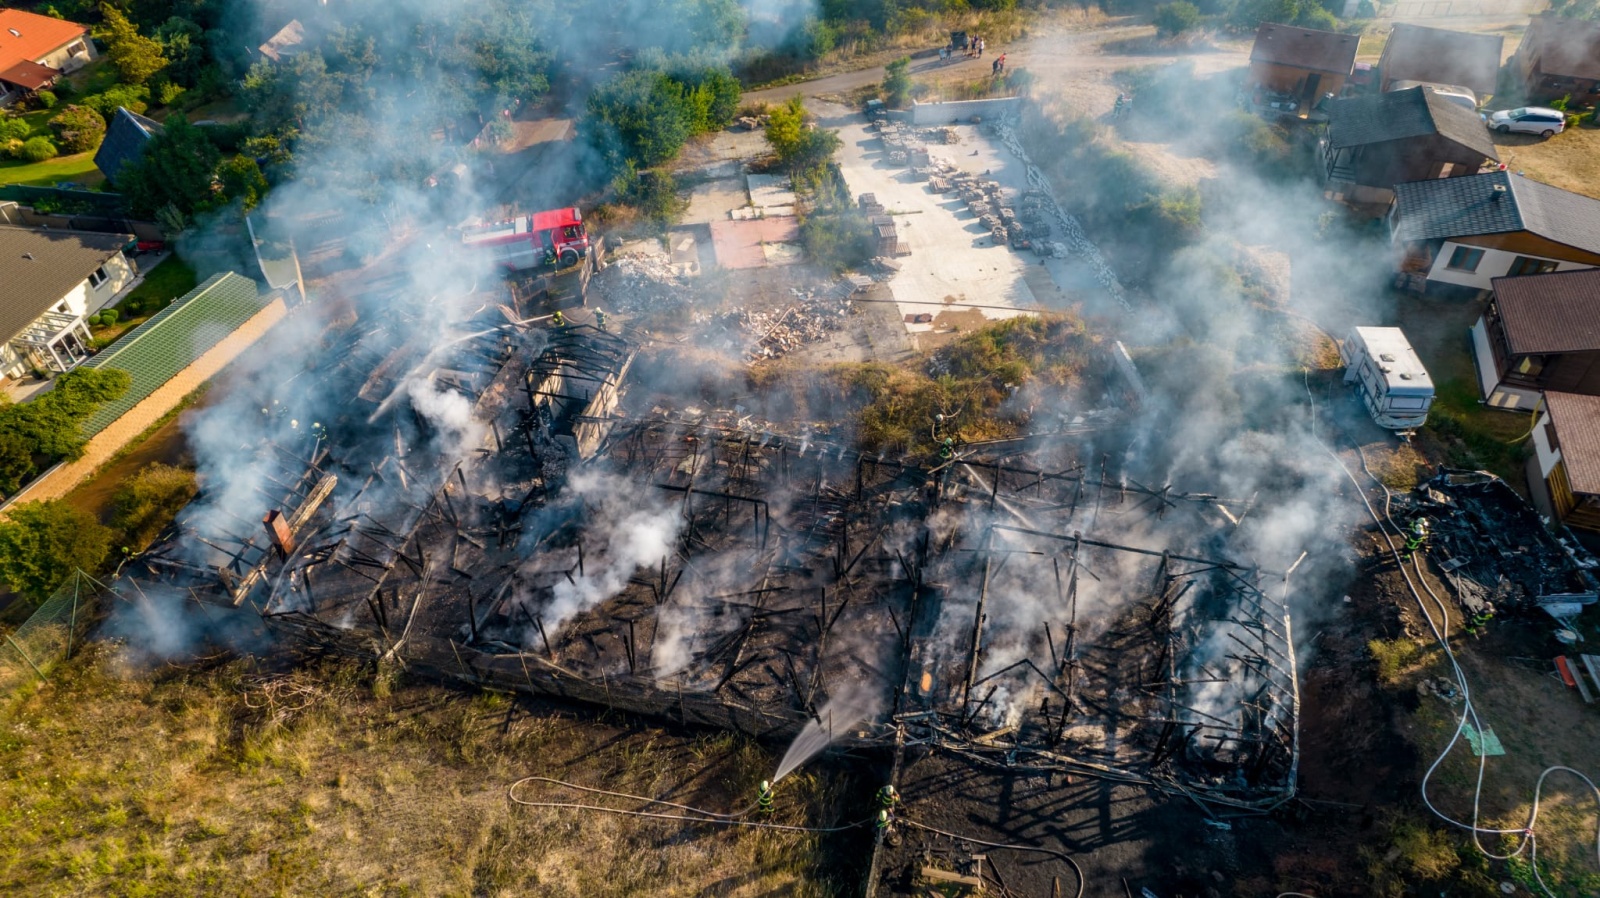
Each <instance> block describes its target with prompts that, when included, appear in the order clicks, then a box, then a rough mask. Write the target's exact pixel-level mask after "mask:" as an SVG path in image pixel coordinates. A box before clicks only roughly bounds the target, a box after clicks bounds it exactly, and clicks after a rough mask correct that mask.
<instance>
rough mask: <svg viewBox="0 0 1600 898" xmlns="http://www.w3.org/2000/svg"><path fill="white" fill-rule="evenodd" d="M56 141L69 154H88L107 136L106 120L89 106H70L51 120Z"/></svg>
mask: <svg viewBox="0 0 1600 898" xmlns="http://www.w3.org/2000/svg"><path fill="white" fill-rule="evenodd" d="M50 130H52V131H54V132H55V134H56V141H57V142H58V143H59V144H60V146H61V148H62V149H63V150H66V151H67V152H69V153H87V152H89V151H90V150H92V149H94V148H95V147H97V146H99V145H100V141H102V140H104V139H105V136H106V120H105V119H103V118H101V117H100V113H98V112H96V111H94V110H93V109H90V108H89V107H87V106H68V107H67V108H65V109H63V110H61V111H60V112H58V113H56V114H55V116H54V117H53V118H51V119H50Z"/></svg>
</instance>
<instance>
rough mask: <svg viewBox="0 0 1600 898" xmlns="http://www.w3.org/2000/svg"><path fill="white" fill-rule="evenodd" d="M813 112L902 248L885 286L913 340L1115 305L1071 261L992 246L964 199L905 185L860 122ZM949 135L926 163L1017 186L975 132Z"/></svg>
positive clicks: (1018, 172) (1012, 162)
mask: <svg viewBox="0 0 1600 898" xmlns="http://www.w3.org/2000/svg"><path fill="white" fill-rule="evenodd" d="M817 111H818V112H819V113H821V114H822V115H823V116H824V117H825V118H824V122H823V124H824V125H826V126H827V127H830V128H835V129H837V130H838V132H839V136H840V137H841V138H842V139H843V141H844V147H843V149H842V150H841V151H840V154H839V164H840V168H841V170H842V172H843V174H844V178H845V181H846V183H847V184H848V185H849V187H850V191H851V193H852V194H854V195H856V196H858V197H859V196H860V195H861V194H863V193H872V194H876V196H877V198H878V202H880V203H882V204H883V205H884V206H885V207H886V208H887V209H888V210H889V214H890V215H892V216H893V217H894V220H895V224H896V225H897V226H898V228H899V237H900V240H901V242H902V244H905V245H908V246H909V247H910V249H911V254H910V255H909V256H902V257H900V258H899V259H897V260H896V261H897V262H898V263H899V264H900V266H901V268H900V271H899V273H897V274H896V275H894V277H892V278H891V279H890V280H889V282H888V283H889V288H890V291H891V293H892V294H893V297H894V299H895V300H896V301H897V303H898V305H899V309H900V313H901V314H902V316H904V317H905V319H906V321H907V322H908V323H907V325H906V327H907V329H908V330H910V331H911V332H912V333H913V334H914V335H922V334H949V333H954V332H959V331H964V330H970V329H973V328H976V327H981V326H982V325H983V324H984V323H985V322H986V321H991V320H999V319H1003V318H1008V317H1012V316H1014V315H1017V314H1020V313H1022V312H1024V311H1036V310H1040V309H1066V308H1071V307H1073V306H1078V305H1081V306H1082V307H1083V309H1084V310H1085V311H1089V312H1092V313H1097V314H1107V313H1112V312H1113V311H1114V310H1116V309H1117V307H1116V303H1115V301H1114V300H1113V299H1112V298H1111V296H1110V295H1109V294H1108V293H1107V292H1106V291H1105V290H1104V289H1103V288H1102V287H1101V286H1100V285H1099V283H1098V282H1097V281H1096V280H1095V278H1094V274H1093V272H1092V270H1091V269H1090V268H1089V266H1088V265H1087V264H1086V263H1084V262H1083V261H1082V260H1081V259H1078V258H1076V257H1069V258H1065V259H1055V258H1052V259H1041V258H1040V257H1039V256H1037V255H1036V254H1034V253H1032V252H1017V251H1014V250H1012V249H1011V248H1010V247H1007V246H996V245H995V244H994V241H993V239H992V238H991V237H990V235H989V233H988V232H987V230H985V229H984V227H983V225H982V224H981V223H980V222H979V220H978V217H977V216H976V215H974V214H973V213H972V212H971V211H969V210H968V209H967V207H966V204H965V203H963V202H962V201H961V200H959V199H956V198H954V197H947V196H943V195H941V194H937V193H933V192H931V191H929V190H928V185H927V183H926V182H916V181H913V180H911V177H910V174H909V172H908V170H906V169H904V168H900V167H898V166H891V165H890V164H889V162H888V161H887V159H886V156H885V152H884V147H883V143H882V141H881V140H879V139H878V137H877V135H876V134H875V132H873V131H871V130H870V129H869V128H868V125H867V122H866V120H865V119H864V118H862V117H861V116H860V115H856V114H853V113H851V112H850V111H849V110H846V109H845V108H843V107H838V106H832V107H826V108H819V109H818V110H817ZM957 131H958V133H959V134H960V138H961V140H960V143H957V144H950V145H944V144H930V145H929V146H928V151H929V156H930V158H931V159H933V160H935V161H937V160H940V159H943V160H945V161H947V162H950V163H952V164H954V165H955V166H957V167H958V168H960V169H962V170H965V171H972V172H979V173H982V172H987V173H988V177H989V178H991V179H993V180H995V181H998V182H1000V184H1001V185H1003V186H1004V187H1005V188H1006V189H1007V191H1008V192H1011V193H1013V194H1016V195H1020V194H1021V192H1022V191H1023V190H1025V189H1026V184H1027V180H1026V173H1025V167H1024V165H1023V164H1022V162H1021V160H1020V159H1018V158H1017V157H1016V156H1015V155H1013V154H1012V153H1011V152H1010V151H1009V150H1008V149H1006V148H1005V147H1004V146H1002V145H1000V144H999V142H998V141H996V140H993V139H992V138H991V137H990V136H988V135H985V134H982V133H980V131H979V129H978V127H977V126H974V125H961V126H957ZM1051 239H1053V240H1059V239H1061V238H1060V236H1059V235H1052V238H1051ZM958 303H960V304H971V305H960V306H958V305H956V304H958ZM924 314H926V315H931V316H933V320H932V321H931V323H912V319H913V318H914V317H915V316H918V315H924Z"/></svg>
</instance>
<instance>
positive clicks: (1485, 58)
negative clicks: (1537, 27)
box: [1378, 23, 1505, 103]
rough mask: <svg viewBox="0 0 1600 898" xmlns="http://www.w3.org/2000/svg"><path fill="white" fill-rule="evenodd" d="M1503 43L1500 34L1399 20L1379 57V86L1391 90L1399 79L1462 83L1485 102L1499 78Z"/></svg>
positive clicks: (1434, 82)
mask: <svg viewBox="0 0 1600 898" xmlns="http://www.w3.org/2000/svg"><path fill="white" fill-rule="evenodd" d="M1504 46H1505V38H1503V37H1501V36H1500V35H1498V34H1467V33H1466V32H1463V31H1446V30H1445V29H1443V28H1428V27H1426V26H1423V25H1407V24H1404V23H1400V24H1396V25H1395V26H1394V30H1393V31H1391V32H1390V34H1389V40H1388V41H1387V42H1385V43H1384V45H1383V56H1382V57H1380V58H1379V60H1378V72H1379V76H1380V80H1379V88H1380V89H1381V90H1389V89H1390V88H1392V87H1393V86H1394V83H1395V82H1396V81H1422V82H1426V83H1429V84H1453V85H1460V86H1461V87H1466V88H1470V89H1471V90H1472V92H1473V93H1474V94H1477V96H1478V102H1479V103H1482V102H1483V101H1484V99H1485V98H1487V97H1488V96H1490V95H1491V94H1493V93H1494V92H1495V87H1496V85H1497V84H1499V82H1500V53H1501V50H1502V48H1503V47H1504Z"/></svg>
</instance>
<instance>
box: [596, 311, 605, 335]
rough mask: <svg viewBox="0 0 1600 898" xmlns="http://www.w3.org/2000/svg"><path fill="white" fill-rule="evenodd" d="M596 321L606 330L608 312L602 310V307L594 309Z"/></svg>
mask: <svg viewBox="0 0 1600 898" xmlns="http://www.w3.org/2000/svg"><path fill="white" fill-rule="evenodd" d="M594 322H595V324H597V325H599V326H600V329H601V330H605V329H606V313H605V311H604V310H602V309H595V310H594Z"/></svg>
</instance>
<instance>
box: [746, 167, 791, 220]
mask: <svg viewBox="0 0 1600 898" xmlns="http://www.w3.org/2000/svg"><path fill="white" fill-rule="evenodd" d="M745 182H746V184H748V185H749V188H750V205H752V206H754V207H756V208H757V209H761V210H764V211H765V212H766V214H767V215H769V216H770V215H777V214H780V213H778V212H777V211H775V210H777V209H780V208H783V207H788V208H789V209H791V210H792V209H793V208H794V204H795V196H794V188H793V186H792V185H791V184H790V182H789V179H788V178H780V177H777V176H776V175H755V174H752V175H746V176H745ZM789 214H791V215H792V214H793V212H791V213H789Z"/></svg>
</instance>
